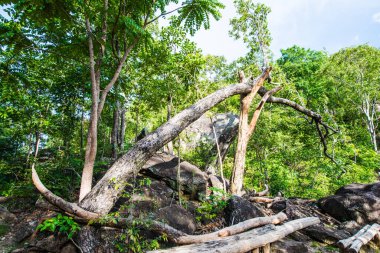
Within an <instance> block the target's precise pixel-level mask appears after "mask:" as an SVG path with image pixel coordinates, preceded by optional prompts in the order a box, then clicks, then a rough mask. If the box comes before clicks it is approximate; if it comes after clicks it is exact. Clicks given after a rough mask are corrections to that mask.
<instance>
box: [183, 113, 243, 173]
mask: <svg viewBox="0 0 380 253" xmlns="http://www.w3.org/2000/svg"><path fill="white" fill-rule="evenodd" d="M211 118H212V120H211ZM213 126H214V129H215V133H216V138H217V139H218V145H219V150H220V155H221V158H222V161H223V160H224V158H225V156H226V154H227V152H228V149H229V147H230V145H231V143H232V142H233V140H234V138H235V137H236V135H237V131H238V127H239V117H238V116H237V115H234V114H231V113H221V114H215V115H213V116H210V115H206V114H205V115H203V116H202V117H200V118H199V119H198V120H197V121H195V122H193V123H192V124H191V125H190V126H188V127H187V128H186V129H185V130H184V131H183V132H182V136H184V137H182V138H183V139H181V150H182V152H183V153H187V152H192V153H194V154H198V156H200V157H203V162H204V163H205V164H206V166H205V170H206V171H207V172H210V173H211V174H215V173H216V171H217V170H218V169H219V161H218V151H217V146H216V141H215V135H214V130H213Z"/></svg>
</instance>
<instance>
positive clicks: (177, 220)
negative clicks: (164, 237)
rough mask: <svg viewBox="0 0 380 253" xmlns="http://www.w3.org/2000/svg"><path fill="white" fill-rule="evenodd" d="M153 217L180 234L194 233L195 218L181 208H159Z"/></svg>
mask: <svg viewBox="0 0 380 253" xmlns="http://www.w3.org/2000/svg"><path fill="white" fill-rule="evenodd" d="M155 216H156V218H157V219H158V220H162V221H164V222H165V223H167V224H169V225H170V226H172V227H174V228H176V229H178V230H180V231H182V232H185V233H187V234H193V233H194V232H195V229H196V224H195V218H194V216H193V215H192V214H191V213H190V212H189V211H187V210H186V209H184V208H183V207H182V206H179V205H172V206H167V207H164V208H161V209H159V210H158V211H157V213H156V215H155Z"/></svg>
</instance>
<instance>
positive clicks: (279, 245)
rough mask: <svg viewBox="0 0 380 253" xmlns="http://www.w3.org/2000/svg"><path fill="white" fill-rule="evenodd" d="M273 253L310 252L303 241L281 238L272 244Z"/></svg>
mask: <svg viewBox="0 0 380 253" xmlns="http://www.w3.org/2000/svg"><path fill="white" fill-rule="evenodd" d="M271 252H272V253H308V252H310V251H309V248H308V247H307V246H306V245H305V243H303V242H297V241H293V240H289V239H283V240H279V241H277V242H274V243H272V244H271Z"/></svg>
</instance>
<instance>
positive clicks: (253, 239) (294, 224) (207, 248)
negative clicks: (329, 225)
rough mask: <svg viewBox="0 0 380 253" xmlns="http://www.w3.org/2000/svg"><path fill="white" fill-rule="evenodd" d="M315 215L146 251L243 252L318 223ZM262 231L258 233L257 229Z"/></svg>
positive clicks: (153, 252)
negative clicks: (224, 236) (204, 240)
mask: <svg viewBox="0 0 380 253" xmlns="http://www.w3.org/2000/svg"><path fill="white" fill-rule="evenodd" d="M319 222H320V221H319V219H318V218H317V217H308V218H303V219H298V220H293V221H290V222H287V223H285V224H284V225H282V226H278V227H274V228H273V230H269V231H265V230H264V231H262V230H263V228H259V229H253V230H250V231H247V232H245V233H241V234H239V235H235V236H229V237H226V238H222V239H219V240H215V241H209V242H204V243H198V244H191V245H186V246H180V247H175V248H171V249H166V250H156V251H148V252H150V253H172V252H173V253H174V252H176V253H185V252H186V253H198V252H209V253H244V252H249V251H250V250H253V249H256V248H259V247H263V246H265V245H267V244H269V243H272V242H275V241H277V240H280V239H282V238H284V237H285V236H287V235H288V234H291V233H293V232H295V231H297V230H300V229H303V228H306V227H308V226H312V225H315V224H318V223H319ZM260 230H261V231H262V232H261V233H258V231H260Z"/></svg>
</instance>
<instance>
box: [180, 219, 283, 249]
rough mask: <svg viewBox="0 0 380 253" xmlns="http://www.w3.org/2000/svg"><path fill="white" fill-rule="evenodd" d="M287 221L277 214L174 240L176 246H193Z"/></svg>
mask: <svg viewBox="0 0 380 253" xmlns="http://www.w3.org/2000/svg"><path fill="white" fill-rule="evenodd" d="M286 219H287V216H286V214H285V213H282V212H281V213H278V214H276V215H273V216H269V217H258V218H253V219H249V220H246V221H243V222H240V223H238V224H235V225H233V226H230V227H226V228H223V229H221V230H219V231H216V232H214V233H210V234H203V235H186V236H181V237H178V238H177V239H175V240H174V242H175V243H177V244H193V243H201V242H207V241H212V240H215V239H218V238H221V237H226V236H231V235H236V234H239V233H242V232H244V231H247V230H250V229H252V228H256V227H260V226H263V225H267V224H279V223H281V222H283V221H285V220H286Z"/></svg>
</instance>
